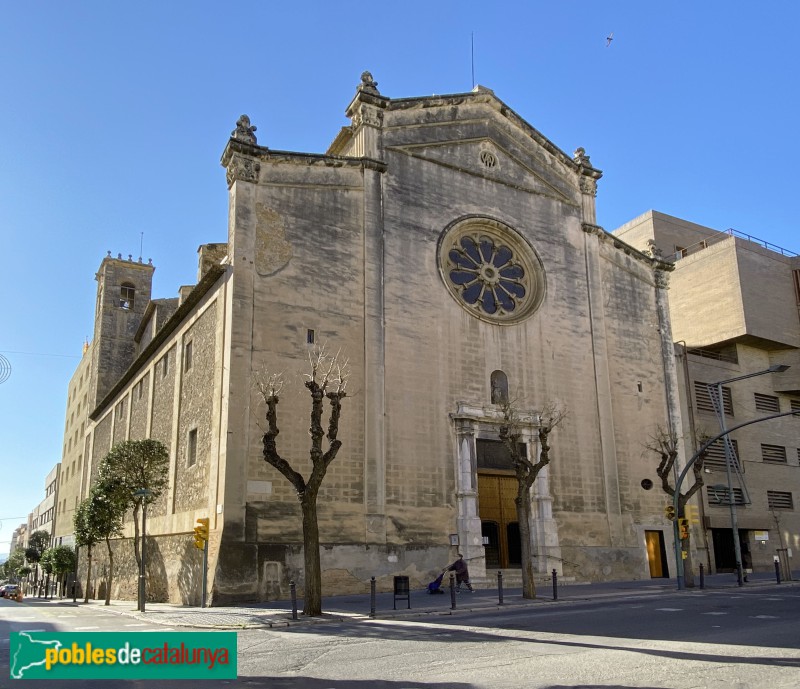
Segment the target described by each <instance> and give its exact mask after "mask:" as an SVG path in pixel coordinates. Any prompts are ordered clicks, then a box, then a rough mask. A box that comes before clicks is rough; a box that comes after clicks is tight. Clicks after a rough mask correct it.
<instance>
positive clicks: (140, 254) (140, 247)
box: [139, 232, 144, 263]
mask: <svg viewBox="0 0 800 689" xmlns="http://www.w3.org/2000/svg"><path fill="white" fill-rule="evenodd" d="M143 246H144V232H140V233H139V263H141V262H142V254H143V253H144V252H143V251H142V247H143Z"/></svg>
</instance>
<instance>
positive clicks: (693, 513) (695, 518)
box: [683, 505, 700, 524]
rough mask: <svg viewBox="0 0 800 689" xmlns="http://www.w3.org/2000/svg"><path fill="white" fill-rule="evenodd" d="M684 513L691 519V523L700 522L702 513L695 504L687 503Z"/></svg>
mask: <svg viewBox="0 0 800 689" xmlns="http://www.w3.org/2000/svg"><path fill="white" fill-rule="evenodd" d="M683 514H684V516H685V517H686V518H687V519H688V520H689V523H690V524H699V523H700V513H699V512H698V511H697V507H695V506H694V505H686V507H684V508H683Z"/></svg>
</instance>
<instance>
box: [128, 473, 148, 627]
mask: <svg viewBox="0 0 800 689" xmlns="http://www.w3.org/2000/svg"><path fill="white" fill-rule="evenodd" d="M133 495H134V497H137V498H141V499H142V560H141V562H140V563H139V610H141V611H142V612H144V611H145V599H146V589H145V580H144V574H145V567H146V561H147V555H146V553H147V498H149V497H150V496H151V495H152V492H151V491H149V490H148V489H147V488H140V489H139V490H137V491H136V492H135V493H134V494H133Z"/></svg>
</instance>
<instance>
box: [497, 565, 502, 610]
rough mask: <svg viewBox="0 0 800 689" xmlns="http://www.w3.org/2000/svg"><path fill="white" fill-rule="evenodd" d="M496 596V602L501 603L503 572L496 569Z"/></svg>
mask: <svg viewBox="0 0 800 689" xmlns="http://www.w3.org/2000/svg"><path fill="white" fill-rule="evenodd" d="M497 598H498V604H499V605H502V604H503V573H502V572H501V571H499V570H498V571H497Z"/></svg>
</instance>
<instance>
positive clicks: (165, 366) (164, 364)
mask: <svg viewBox="0 0 800 689" xmlns="http://www.w3.org/2000/svg"><path fill="white" fill-rule="evenodd" d="M168 373H169V352H167V353H166V354H165V355H164V356H163V357H162V358H161V377H162V378H166V377H167V374H168Z"/></svg>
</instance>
